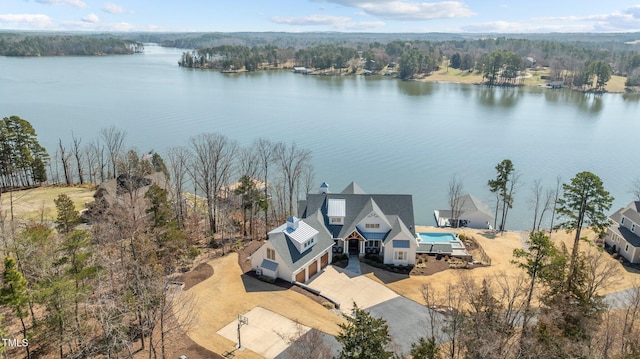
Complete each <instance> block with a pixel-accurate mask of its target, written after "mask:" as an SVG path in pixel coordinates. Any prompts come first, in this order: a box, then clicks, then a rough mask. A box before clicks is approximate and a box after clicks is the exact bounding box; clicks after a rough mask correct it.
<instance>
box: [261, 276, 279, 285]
mask: <svg viewBox="0 0 640 359" xmlns="http://www.w3.org/2000/svg"><path fill="white" fill-rule="evenodd" d="M258 279H260V280H261V281H263V282H267V283H271V284H273V283H275V282H276V279H275V278H271V277H266V276H263V275H261V276H258Z"/></svg>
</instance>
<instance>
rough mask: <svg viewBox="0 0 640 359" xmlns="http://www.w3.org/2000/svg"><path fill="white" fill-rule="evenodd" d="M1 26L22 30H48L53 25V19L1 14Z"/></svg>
mask: <svg viewBox="0 0 640 359" xmlns="http://www.w3.org/2000/svg"><path fill="white" fill-rule="evenodd" d="M0 24H6V25H11V26H12V27H18V28H22V27H24V26H28V27H30V28H39V29H41V28H47V27H51V26H52V25H53V22H52V21H51V18H50V17H49V16H47V15H43V14H0Z"/></svg>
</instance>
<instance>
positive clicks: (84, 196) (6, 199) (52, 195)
mask: <svg viewBox="0 0 640 359" xmlns="http://www.w3.org/2000/svg"><path fill="white" fill-rule="evenodd" d="M94 192H95V189H94V188H84V187H49V186H46V187H39V188H33V189H28V190H23V191H16V192H13V193H11V194H10V193H3V194H2V197H1V198H0V213H2V214H5V213H6V215H7V218H9V217H10V211H11V198H12V197H13V215H14V218H16V219H20V220H24V221H52V220H54V219H55V217H56V215H57V212H56V206H55V203H54V202H53V200H54V199H56V198H58V196H59V195H60V194H63V193H64V194H66V195H67V196H69V197H70V198H71V200H72V201H73V203H74V204H75V206H76V210H78V211H80V210H82V209H84V208H85V207H86V203H89V202H93V193H94Z"/></svg>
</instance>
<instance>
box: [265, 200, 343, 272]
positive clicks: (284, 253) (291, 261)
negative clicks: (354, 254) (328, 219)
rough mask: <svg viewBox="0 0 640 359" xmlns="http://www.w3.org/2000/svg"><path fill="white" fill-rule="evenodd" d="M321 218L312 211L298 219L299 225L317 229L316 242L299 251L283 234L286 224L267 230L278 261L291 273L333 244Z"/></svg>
mask: <svg viewBox="0 0 640 359" xmlns="http://www.w3.org/2000/svg"><path fill="white" fill-rule="evenodd" d="M322 222H323V219H322V215H321V214H320V213H314V214H312V215H311V216H309V217H307V218H305V219H303V220H302V221H300V223H299V225H301V224H302V223H305V224H306V225H308V226H310V227H312V228H315V229H317V232H318V235H317V241H316V244H314V245H313V246H311V247H309V248H307V250H306V251H304V252H302V253H300V252H298V249H297V248H296V246H295V245H294V244H293V242H292V241H291V239H290V238H289V237H288V236H287V235H286V234H285V231H286V229H287V225H286V224H284V225H282V226H279V227H278V228H276V229H274V230H272V231H271V232H269V242H270V243H271V245H272V246H273V248H274V249H275V250H276V252H277V254H278V255H277V258H279V259H280V260H279V262H280V263H282V264H284V265H286V266H287V267H288V268H289V270H290V271H291V273H294V272H296V271H298V270H299V269H300V268H302V267H303V266H304V265H305V264H307V262H309V261H310V260H311V259H313V258H314V257H316V256H317V255H319V254H320V253H322V252H324V251H325V250H326V249H327V248H330V247H331V246H333V238H331V234H330V233H329V232H328V231H327V230H326V228H324V226H323V225H322Z"/></svg>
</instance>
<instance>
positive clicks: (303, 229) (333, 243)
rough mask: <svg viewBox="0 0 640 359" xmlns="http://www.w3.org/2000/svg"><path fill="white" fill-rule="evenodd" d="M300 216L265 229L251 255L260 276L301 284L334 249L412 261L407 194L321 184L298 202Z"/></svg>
mask: <svg viewBox="0 0 640 359" xmlns="http://www.w3.org/2000/svg"><path fill="white" fill-rule="evenodd" d="M298 206H299V211H298V213H300V214H301V215H300V217H301V218H296V217H290V218H289V219H287V222H286V223H285V224H283V225H281V226H280V227H278V228H276V229H274V230H272V231H271V232H269V239H268V240H267V241H266V242H265V244H263V245H262V247H260V248H259V249H258V250H257V251H256V252H255V253H254V254H253V255H252V256H251V265H252V267H253V268H254V269H255V270H256V271H257V272H259V273H260V274H262V275H265V276H269V277H272V278H282V279H284V280H286V281H291V282H293V281H297V282H302V283H304V282H306V281H308V280H309V278H311V277H312V276H313V275H315V274H316V273H318V272H319V271H320V270H322V268H324V267H325V266H327V265H328V264H329V263H331V261H332V260H333V253H344V252H348V253H350V254H352V255H359V256H364V255H365V254H377V255H380V256H382V257H383V261H384V263H387V264H395V265H408V264H412V265H413V264H415V260H416V249H417V247H418V242H417V239H416V234H415V232H414V222H413V202H412V198H411V195H388V194H367V193H365V192H364V191H363V190H362V188H360V187H359V186H358V185H357V184H356V183H354V182H352V183H351V184H350V185H349V186H347V187H346V188H345V189H344V190H343V191H342V192H340V193H331V192H330V191H329V185H327V184H326V183H323V184H322V186H321V187H320V192H319V193H317V194H308V195H307V199H306V200H304V201H300V202H299V203H298Z"/></svg>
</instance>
